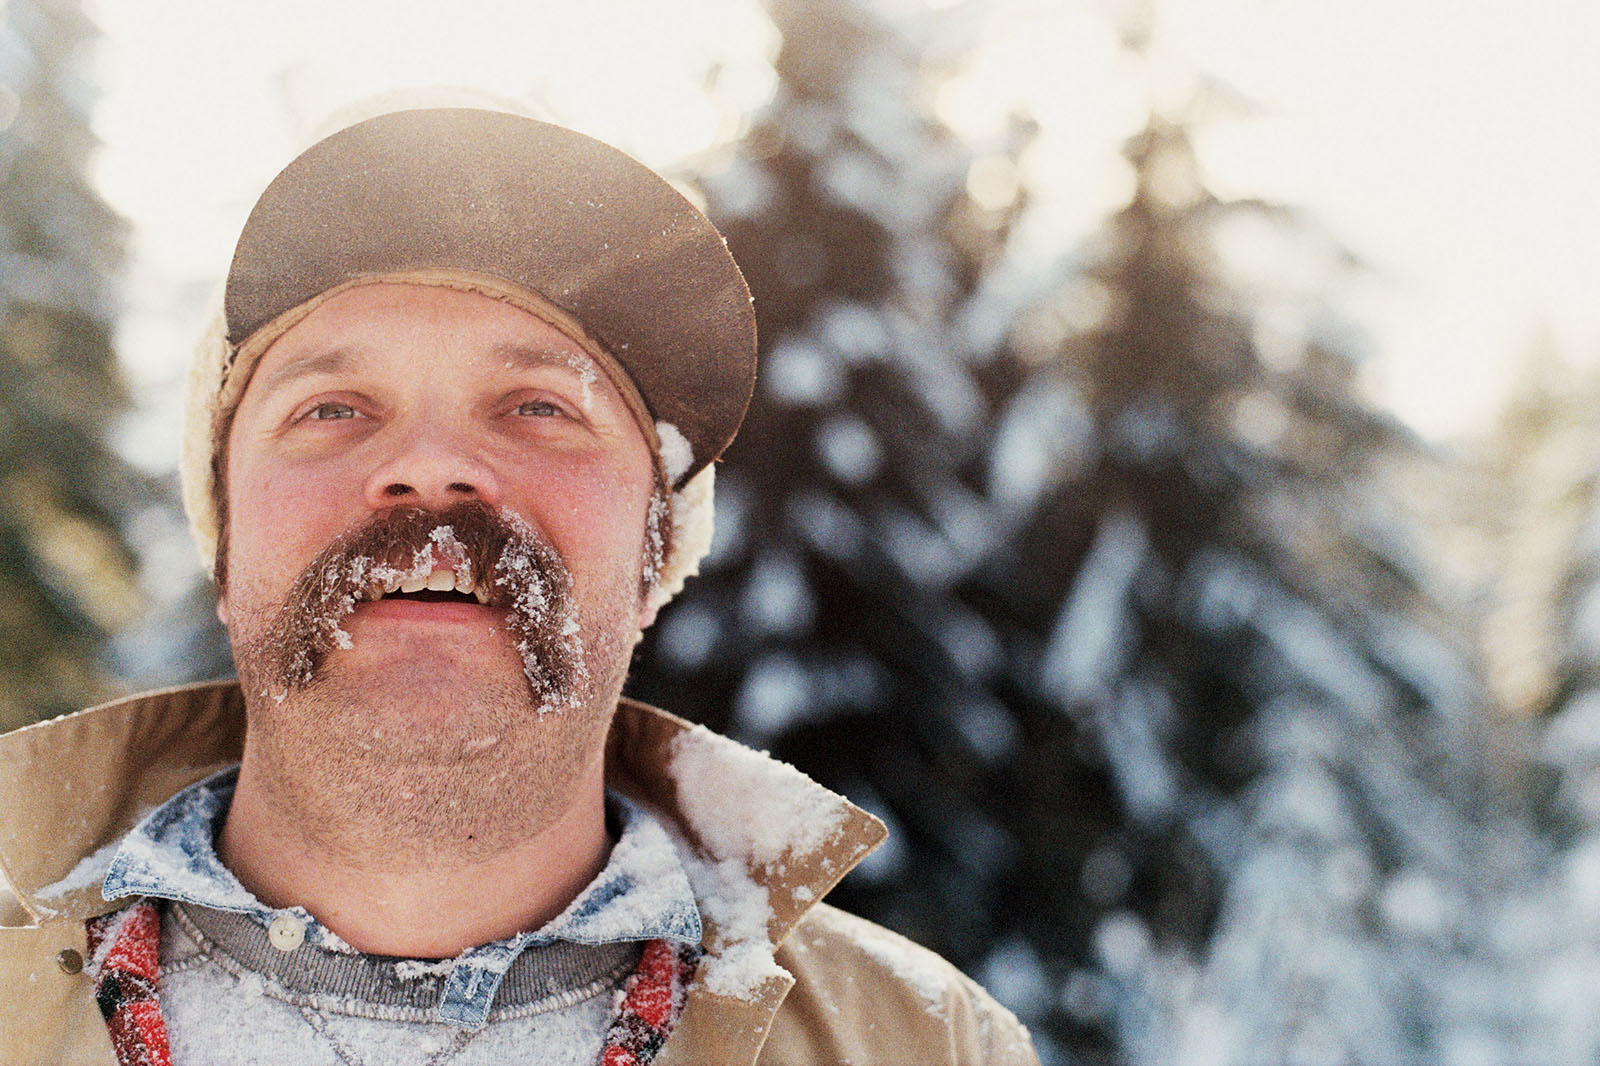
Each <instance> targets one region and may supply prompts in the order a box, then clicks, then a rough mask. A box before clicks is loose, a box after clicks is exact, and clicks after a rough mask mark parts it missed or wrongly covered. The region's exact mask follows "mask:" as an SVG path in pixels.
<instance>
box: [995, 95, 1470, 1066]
mask: <svg viewBox="0 0 1600 1066" xmlns="http://www.w3.org/2000/svg"><path fill="white" fill-rule="evenodd" d="M1200 85H1201V87H1200V88H1199V89H1197V91H1196V94H1195V96H1194V98H1193V100H1192V102H1191V105H1190V109H1189V111H1188V112H1187V113H1179V114H1176V115H1174V114H1170V113H1169V114H1166V115H1162V114H1152V116H1151V117H1150V119H1149V121H1148V123H1147V125H1146V126H1145V127H1144V129H1143V130H1142V131H1141V132H1139V133H1138V134H1137V135H1136V136H1135V137H1133V138H1132V139H1131V140H1130V141H1129V143H1128V144H1127V146H1126V152H1125V154H1126V157H1127V159H1128V162H1129V163H1130V165H1131V167H1132V171H1133V174H1134V176H1135V180H1136V183H1135V191H1134V193H1133V195H1132V197H1131V199H1130V201H1129V202H1128V203H1127V205H1126V206H1125V207H1124V208H1122V209H1121V210H1120V211H1118V212H1117V213H1116V215H1115V216H1114V217H1113V218H1111V219H1110V220H1109V222H1108V223H1107V225H1106V226H1105V227H1104V229H1103V230H1102V232H1100V233H1099V234H1098V235H1097V236H1096V237H1095V238H1094V239H1093V240H1092V241H1091V242H1090V246H1089V248H1088V250H1087V251H1086V253H1085V266H1084V267H1083V269H1082V270H1081V272H1078V273H1076V274H1074V276H1072V277H1070V278H1068V279H1066V281H1065V283H1064V284H1063V286H1062V287H1061V290H1060V291H1059V292H1058V293H1056V294H1055V296H1054V299H1053V300H1052V301H1049V302H1046V303H1045V304H1043V305H1041V306H1040V307H1038V308H1036V309H1034V310H1033V311H1032V312H1030V316H1031V317H1033V318H1039V317H1046V318H1049V317H1051V316H1054V319H1055V321H1056V322H1057V323H1060V322H1071V323H1074V324H1075V325H1074V326H1073V327H1072V328H1061V327H1059V326H1057V327H1056V328H1045V327H1044V326H1037V325H1036V326H1030V327H1028V328H1025V329H1022V330H1019V333H1018V335H1019V337H1022V338H1026V337H1028V336H1034V337H1038V336H1043V337H1050V336H1052V335H1054V336H1061V337H1062V339H1061V340H1060V341H1059V342H1056V343H1054V345H1053V347H1052V348H1051V349H1050V350H1049V351H1045V352H1041V351H1039V350H1019V354H1018V359H1017V362H1016V364H1015V368H1014V374H1013V378H1014V380H1013V381H1012V383H1011V385H1010V387H1009V390H1008V391H1009V392H1010V394H1011V397H1012V398H1011V400H1010V402H1009V405H1008V406H1007V407H1006V410H1005V412H1004V414H1003V415H1002V417H1001V420H1000V427H1001V428H1000V432H999V436H998V439H997V445H996V447H995V449H994V452H993V457H994V458H993V470H992V475H991V479H990V492H991V495H993V496H994V497H995V498H996V499H1011V500H1014V501H1015V506H1017V507H1019V508H1022V509H1023V510H1024V511H1025V514H1024V515H1023V516H1021V517H1020V518H1019V521H1020V523H1021V524H1020V528H1019V531H1018V533H1017V535H1016V537H1015V538H1014V540H1013V541H1012V542H1011V543H1010V544H1009V545H1008V548H1007V550H1005V551H1003V552H1001V553H998V554H996V555H995V556H993V559H994V560H995V561H996V562H998V563H1000V564H1002V565H997V566H991V567H989V568H988V569H987V571H986V578H987V581H986V585H985V588H984V592H983V598H982V599H981V600H980V601H978V602H979V604H980V607H981V609H982V611H983V614H984V615H985V616H986V617H988V618H990V619H994V620H997V621H998V620H1004V622H1003V625H1002V639H1003V641H1004V643H1005V645H1006V647H1007V648H1008V650H1009V652H1010V660H1011V662H1012V664H1013V666H1012V672H1011V674H1010V678H1011V687H1010V689H1009V691H1008V692H1007V701H1008V703H1010V704H1011V705H1012V706H1013V707H1015V708H1016V709H1017V713H1018V715H1019V720H1020V721H1021V723H1022V732H1023V734H1024V735H1025V736H1026V737H1027V742H1026V743H1025V744H1023V745H1022V746H1021V749H1020V751H1021V763H1020V765H1019V766H1017V768H1016V772H1015V775H1014V777H1015V782H1016V789H1015V794H1016V802H1015V803H1014V805H1012V806H1011V807H1009V808H1001V809H1009V810H1011V811H1013V812H1014V813H1013V814H1012V816H1011V817H1010V818H1008V819H1006V822H1005V826H1006V829H1007V831H1008V836H1009V837H1010V839H1013V840H1018V841H1021V842H1022V843H1023V847H1022V851H1021V860H1020V861H1021V866H1022V871H1021V872H1020V874H1019V885H1018V888H1017V896H1016V897H1015V898H1016V899H1017V901H1018V903H1019V904H1020V906H1019V908H1018V910H1019V912H1020V914H1021V915H1022V917H1020V918H1019V920H1018V928H1019V930H1020V931H1021V932H1023V934H1024V935H1025V936H1026V937H1027V941H1028V943H1029V944H1030V945H1031V947H1032V950H1033V952H1034V954H1035V955H1036V956H1037V957H1038V958H1039V959H1040V960H1042V963H1041V969H1042V970H1043V972H1045V973H1046V974H1048V975H1050V976H1051V977H1053V978H1057V979H1059V980H1060V981H1061V982H1062V984H1061V986H1060V987H1062V988H1063V994H1062V996H1061V997H1060V1000H1059V1003H1058V1004H1056V1007H1057V1009H1055V1010H1047V1011H1041V1012H1040V1014H1039V1015H1038V1016H1036V1017H1034V1018H1032V1019H1030V1020H1031V1021H1032V1022H1033V1024H1035V1025H1036V1026H1040V1027H1043V1028H1045V1029H1046V1030H1047V1031H1049V1032H1051V1033H1053V1034H1055V1036H1056V1038H1057V1039H1058V1040H1060V1041H1061V1042H1062V1043H1064V1044H1066V1045H1067V1046H1069V1047H1071V1048H1073V1049H1076V1050H1080V1051H1093V1050H1095V1049H1097V1048H1104V1047H1105V1046H1106V1044H1107V1043H1110V1044H1113V1045H1115V1046H1116V1047H1117V1048H1118V1049H1119V1050H1120V1052H1121V1054H1122V1055H1123V1056H1125V1057H1126V1059H1127V1061H1136V1062H1171V1063H1183V1062H1205V1063H1238V1064H1246V1063H1250V1064H1254V1063H1264V1062H1362V1063H1385V1062H1393V1063H1401V1062H1413V1061H1431V1060H1433V1059H1434V1058H1435V1057H1436V1056H1437V1055H1438V1053H1439V1050H1440V1048H1441V1047H1442V1046H1443V1045H1444V1044H1445V1043H1447V1042H1448V1041H1449V1040H1450V1039H1453V1038H1454V1037H1453V1035H1452V1034H1454V1033H1455V1032H1456V1027H1457V1018H1458V1016H1459V1015H1460V1013H1461V1010H1462V1008H1461V1007H1460V1005H1459V1004H1458V1003H1456V1002H1455V1001H1454V999H1453V998H1452V997H1453V996H1455V993H1456V991H1458V990H1459V989H1460V987H1461V985H1460V983H1459V982H1458V981H1453V980H1451V978H1452V977H1454V976H1459V975H1461V974H1471V973H1474V972H1475V971H1473V970H1472V958H1473V955H1472V951H1471V950H1470V947H1471V945H1473V944H1475V943H1476V942H1477V940H1478V937H1479V935H1480V933H1481V930H1480V929H1479V928H1478V927H1477V925H1476V924H1475V922H1476V919H1477V917H1478V914H1477V913H1476V912H1475V911H1474V908H1473V905H1474V904H1476V903H1479V902H1481V900H1480V899H1478V897H1477V895H1476V894H1477V893H1478V892H1479V891H1480V890H1481V888H1482V884H1483V882H1482V881H1481V879H1480V878H1479V876H1478V875H1477V873H1476V872H1475V871H1474V870H1473V863H1474V861H1475V859H1476V857H1477V854H1478V853H1477V850H1476V849H1477V848H1478V847H1479V837H1478V835H1477V833H1476V824H1475V817H1476V813H1477V812H1476V811H1475V809H1474V804H1475V802H1476V800H1477V798H1478V793H1477V788H1478V784H1479V775H1480V772H1481V768H1480V764H1479V761H1478V760H1479V755H1480V748H1479V737H1478V736H1477V733H1476V721H1477V719H1476V717H1475V716H1476V714H1477V712H1478V706H1479V696H1478V685H1477V682H1476V681H1475V679H1474V677H1473V675H1472V673H1471V671H1470V670H1469V669H1468V667H1467V666H1466V659H1465V656H1464V655H1462V654H1461V653H1459V652H1458V651H1457V650H1455V648H1454V647H1453V646H1452V645H1451V643H1450V641H1449V640H1448V639H1447V636H1446V635H1447V634H1448V633H1449V632H1450V628H1449V626H1447V625H1446V624H1445V620H1444V618H1443V617H1442V612H1441V610H1440V608H1439V606H1438V604H1437V603H1436V602H1435V601H1434V599H1433V596H1432V582H1433V577H1432V575H1431V573H1430V569H1429V567H1428V566H1427V565H1425V562H1424V560H1422V559H1421V557H1420V556H1419V555H1418V554H1417V553H1416V551H1415V548H1414V545H1413V540H1414V538H1413V536H1412V534H1413V533H1414V532H1415V531H1414V530H1412V529H1410V528H1408V526H1407V521H1406V518H1405V514H1406V512H1405V510H1404V509H1403V508H1402V507H1400V506H1399V505H1398V504H1399V501H1397V500H1394V499H1393V498H1392V495H1393V488H1392V486H1393V484H1394V482H1393V481H1392V480H1391V479H1392V478H1393V477H1395V476H1397V474H1399V473H1404V472H1407V471H1408V470H1409V471H1413V472H1414V470H1415V468H1416V464H1420V463H1424V462H1425V461H1426V457H1424V456H1422V455H1421V454H1420V453H1419V450H1418V448H1417V446H1416V444H1415V443H1414V441H1413V440H1412V439H1411V438H1410V437H1409V436H1408V434H1407V433H1405V432H1404V431H1403V430H1402V429H1401V428H1400V427H1399V426H1398V425H1396V424H1395V423H1394V422H1393V421H1392V420H1391V419H1389V418H1387V417H1385V416H1382V415H1380V414H1377V413H1375V412H1374V411H1373V410H1372V409H1370V408H1369V407H1368V406H1367V405H1366V403H1364V402H1363V400H1362V398H1361V396H1360V394H1359V390H1358V389H1357V387H1356V370H1357V360H1356V356H1355V346H1354V345H1353V343H1352V342H1351V340H1350V338H1349V334H1348V331H1346V330H1343V329H1341V328H1340V327H1339V326H1338V325H1337V319H1336V318H1335V317H1334V316H1333V315H1332V314H1331V313H1330V312H1329V310H1328V303H1327V295H1328V291H1329V290H1330V289H1332V288H1333V287H1334V286H1336V285H1337V283H1338V281H1339V277H1340V274H1341V272H1343V271H1347V270H1349V269H1350V268H1351V266H1352V264H1351V263H1350V262H1349V261H1348V257H1347V256H1345V255H1344V253H1342V252H1341V251H1340V250H1339V249H1338V247H1337V245H1336V244H1335V243H1334V242H1332V241H1329V240H1328V239H1327V238H1326V237H1325V236H1323V235H1321V234H1319V233H1318V232H1317V231H1316V230H1315V228H1314V227H1311V226H1310V225H1309V223H1308V222H1307V220H1305V219H1303V218H1301V217H1299V216H1298V214H1297V213H1296V212H1294V211H1291V210H1288V209H1285V208H1283V207H1281V206H1278V205H1273V204H1270V203H1264V202H1237V201H1235V202H1228V201H1224V200H1221V199H1219V198H1218V197H1216V196H1214V195H1213V194H1212V193H1211V192H1210V191H1209V190H1208V189H1207V187H1206V186H1205V184H1204V182H1203V180H1202V175H1201V172H1200V170H1199V167H1198V165H1197V163H1196V159H1195V156H1194V152H1193V150H1192V146H1191V142H1190V129H1189V124H1190V122H1191V121H1192V116H1193V115H1194V114H1198V113H1204V112H1207V111H1208V109H1209V110H1211V111H1214V110H1215V109H1216V106H1217V104H1216V101H1217V100H1218V99H1220V98H1221V97H1222V96H1224V95H1225V93H1222V92H1219V90H1217V89H1216V88H1214V87H1208V86H1206V84H1205V83H1204V82H1203V81H1202V82H1200ZM1308 265H1309V266H1310V267H1311V268H1312V269H1311V270H1310V271H1309V273H1308V271H1307V270H1306V269H1304V268H1306V267H1307V266H1308ZM1302 276H1310V277H1312V278H1314V279H1318V280H1317V281H1316V282H1315V284H1314V285H1312V286H1310V287H1309V288H1307V287H1301V288H1300V289H1299V290H1298V291H1297V290H1296V288H1295V287H1294V285H1293V281H1292V279H1294V278H1295V277H1302ZM1319 290H1320V291H1319ZM1027 321H1028V319H1027V318H1025V319H1024V322H1027ZM1085 322H1087V323H1089V324H1088V325H1087V326H1084V325H1082V324H1083V323H1085ZM1018 456H1021V457H1024V458H1025V461H1024V462H1023V464H1022V467H1021V468H1023V469H1031V471H1032V473H1031V475H1030V476H1029V477H1027V478H1020V479H1019V477H1018V469H1019V468H1018V467H1017V466H1015V465H1014V464H1015V463H1016V461H1017V460H1016V458H1015V457H1018ZM1386 494H1387V495H1388V496H1389V497H1390V498H1387V499H1386ZM1108 776H1109V780H1110V781H1111V783H1112V789H1111V795H1109V796H1108V797H1106V802H1107V805H1108V807H1109V808H1110V810H1109V811H1108V812H1107V813H1106V814H1105V815H1104V816H1103V817H1101V818H1100V819H1099V825H1095V824H1091V825H1089V826H1087V827H1084V829H1083V830H1082V831H1080V832H1078V833H1077V834H1073V833H1072V832H1071V831H1070V830H1067V829H1063V828H1061V827H1060V826H1059V823H1058V822H1057V821H1056V819H1058V818H1059V817H1060V816H1061V814H1062V812H1068V811H1071V810H1072V809H1073V807H1074V805H1076V804H1078V803H1079V802H1081V800H1080V797H1081V796H1082V795H1083V793H1084V792H1085V791H1092V792H1098V791H1100V790H1103V789H1104V788H1105V781H1106V779H1107V777H1108ZM1100 826H1105V828H1104V830H1103V831H1102V832H1100V834H1099V835H1098V836H1096V835H1094V830H1096V829H1098V828H1099V827H1100ZM1047 827H1049V828H1047ZM1041 838H1043V839H1041ZM1036 843H1037V844H1038V845H1041V846H1039V847H1035V846H1033V845H1035V844H1036ZM1062 930H1066V931H1067V932H1068V935H1067V936H1065V937H1063V936H1062V935H1061V931H1062ZM1464 1024H1466V1025H1467V1026H1468V1027H1469V1028H1470V1023H1464Z"/></svg>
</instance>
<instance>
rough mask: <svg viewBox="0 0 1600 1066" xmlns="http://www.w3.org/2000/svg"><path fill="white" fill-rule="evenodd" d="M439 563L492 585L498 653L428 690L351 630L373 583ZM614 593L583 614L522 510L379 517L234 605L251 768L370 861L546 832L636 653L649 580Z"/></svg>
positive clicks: (434, 855)
mask: <svg viewBox="0 0 1600 1066" xmlns="http://www.w3.org/2000/svg"><path fill="white" fill-rule="evenodd" d="M440 530H448V531H449V532H448V533H447V534H446V535H444V536H441V535H440V534H439V531H440ZM441 552H443V553H445V554H446V555H447V556H448V557H444V558H436V556H438V555H439V554H440V553H441ZM435 564H438V565H443V566H446V567H456V566H460V567H464V568H467V569H468V570H470V572H472V573H473V575H474V578H475V579H476V580H477V581H479V583H480V584H481V583H482V582H489V583H490V584H491V585H493V588H494V591H493V593H492V598H491V604H492V605H494V606H496V607H500V608H504V609H505V611H506V617H505V631H504V635H505V640H504V645H503V648H502V649H501V651H502V652H503V654H501V655H500V656H499V657H498V658H494V659H492V660H490V661H484V660H483V659H482V657H479V659H478V660H476V661H474V662H473V663H471V664H469V665H470V666H471V669H464V670H463V671H462V672H459V673H451V674H449V675H448V676H444V677H438V678H433V677H424V678H422V679H421V680H422V681H423V682H427V681H437V684H436V685H432V686H428V685H426V684H423V685H418V686H416V687H411V686H409V685H406V684H403V683H400V682H397V680H396V678H395V677H391V676H381V677H376V678H375V677H371V676H366V675H364V674H362V673H359V672H357V671H355V670H353V669H350V668H348V665H347V663H346V662H345V661H344V660H342V659H341V656H340V651H341V650H342V648H343V647H345V646H346V645H348V643H349V638H348V636H347V635H345V634H344V631H343V629H342V625H341V623H343V621H344V620H345V619H346V617H347V616H348V615H349V614H350V613H351V611H352V610H353V609H354V607H355V605H356V604H357V603H359V602H360V600H361V599H362V598H363V596H364V595H365V594H366V593H367V592H368V591H369V590H370V587H371V583H372V581H374V580H379V581H381V580H382V579H383V578H384V577H385V576H387V575H386V574H385V573H384V570H383V568H385V567H388V568H391V569H398V570H401V571H406V570H407V569H408V568H420V567H422V566H429V567H431V566H433V565H435ZM375 575H376V576H375ZM614 585H615V587H613V588H608V589H606V590H603V592H604V594H603V595H601V596H599V597H598V602H596V597H593V596H591V597H590V599H589V602H588V603H587V605H586V606H587V607H588V609H589V613H590V614H591V615H592V617H580V616H579V612H578V606H577V604H576V603H575V602H574V599H573V596H572V577H571V574H570V572H569V571H568V570H567V568H566V566H565V564H564V563H563V562H562V560H561V557H560V556H559V554H557V553H556V552H555V550H554V548H553V547H551V546H550V545H549V544H548V542H546V541H545V540H544V538H543V537H542V535H540V534H539V533H538V532H537V531H535V530H533V529H531V527H528V526H527V525H526V523H523V522H522V521H521V520H520V519H518V518H517V517H516V516H515V515H514V514H512V513H511V512H496V511H494V510H492V509H490V508H488V507H487V506H485V505H483V504H476V503H473V504H465V505H462V506H460V507H456V508H451V509H450V510H448V511H443V512H427V511H423V510H421V509H416V508H401V509H396V510H395V511H392V512H385V513H384V514H381V515H379V516H376V517H375V519H374V521H373V523H371V524H369V525H368V526H367V527H364V528H363V529H361V530H358V531H355V532H354V533H352V534H350V535H347V536H345V537H342V538H340V540H339V541H336V542H335V543H334V544H333V545H330V546H329V548H328V549H327V550H326V551H324V552H323V553H322V554H321V555H319V556H318V558H317V559H316V560H314V561H313V562H312V563H311V564H310V565H309V566H308V567H307V568H306V570H305V571H304V572H303V573H302V574H301V576H300V578H299V579H298V580H297V581H296V583H295V585H294V588H293V591H291V593H290V594H289V595H288V597H287V598H286V599H285V601H284V603H283V604H281V605H279V606H278V607H276V608H267V609H262V610H258V611H256V612H254V613H247V614H246V615H244V616H242V617H240V616H239V615H238V614H237V613H236V615H235V618H234V621H233V624H232V626H231V629H230V635H231V637H232V639H233V642H234V654H235V659H236V662H237V664H238V668H239V676H240V682H241V685H242V686H243V687H244V691H245V698H246V707H247V711H248V716H249V733H248V737H247V741H246V752H245V763H246V771H245V772H247V773H251V774H253V775H254V776H255V781H254V782H253V784H254V785H256V786H259V787H260V788H261V789H262V794H263V795H264V796H265V797H267V798H268V799H269V802H271V803H273V805H274V806H275V807H277V808H278V810H279V813H280V815H282V816H283V817H285V818H292V819H293V820H294V822H293V824H296V825H299V826H301V827H303V828H302V831H303V832H305V833H306V834H307V836H308V837H310V838H313V839H314V841H315V843H316V845H317V846H318V847H320V848H323V849H327V850H330V851H333V852H336V853H344V854H345V855H346V857H347V858H348V859H349V860H350V861H351V862H352V863H360V864H362V865H363V866H364V867H366V868H372V869H379V868H385V867H388V868H395V869H398V868H410V869H415V868H418V867H427V866H431V865H435V864H438V865H454V864H458V863H459V862H460V861H462V859H463V858H465V859H467V860H470V859H472V858H474V857H477V856H483V855H488V854H492V853H493V852H495V851H497V850H500V849H502V848H504V847H506V846H508V845H510V844H512V843H515V842H516V841H518V840H525V839H528V838H530V837H531V836H534V835H536V834H537V833H538V832H540V831H542V830H543V829H545V828H547V827H549V826H550V825H551V824H553V823H554V822H555V821H556V820H558V819H559V818H560V817H561V815H562V814H563V813H564V812H565V811H566V809H567V807H568V806H569V805H570V803H571V802H572V801H573V799H574V796H575V793H576V791H577V790H578V789H579V788H580V787H581V784H582V782H584V781H585V780H588V779H589V778H590V777H591V776H592V775H593V774H595V773H597V772H598V767H597V765H596V763H597V761H598V760H599V759H600V758H601V755H602V753H603V750H604V742H605V733H606V730H607V729H608V727H609V725H610V721H611V717H612V714H613V712H614V710H615V707H616V703H617V699H618V697H619V696H620V694H621V690H622V683H623V680H624V677H625V676H626V671H627V664H628V660H629V658H630V655H631V651H632V647H633V640H632V639H630V633H631V627H632V626H633V623H632V621H624V620H630V619H636V618H637V611H638V601H637V597H636V592H637V586H634V587H632V588H630V587H629V586H628V585H627V584H626V582H623V581H618V582H615V583H614ZM580 634H581V635H582V638H583V639H580ZM396 673H397V674H399V675H404V674H405V673H406V671H405V670H404V669H399V670H397V671H396ZM410 680H417V678H416V677H414V676H412V677H411V678H410ZM408 701H411V702H410V703H409V705H410V706H411V707H413V708H414V709H415V710H416V711H417V712H418V713H417V714H415V715H411V714H408V713H407V710H406V707H407V705H408ZM416 701H420V703H421V704H423V705H419V704H418V702H416ZM444 708H448V709H444Z"/></svg>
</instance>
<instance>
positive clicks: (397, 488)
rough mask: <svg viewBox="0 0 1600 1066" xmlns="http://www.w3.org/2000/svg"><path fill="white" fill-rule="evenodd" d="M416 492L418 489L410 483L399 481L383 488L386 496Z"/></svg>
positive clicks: (408, 494)
mask: <svg viewBox="0 0 1600 1066" xmlns="http://www.w3.org/2000/svg"><path fill="white" fill-rule="evenodd" d="M414 492H416V490H415V489H413V488H412V487H411V486H410V485H402V484H400V482H398V481H397V482H395V483H394V484H392V485H387V486H385V487H384V490H383V494H384V495H385V496H410V495H411V494H412V493H414Z"/></svg>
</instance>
